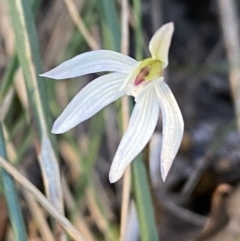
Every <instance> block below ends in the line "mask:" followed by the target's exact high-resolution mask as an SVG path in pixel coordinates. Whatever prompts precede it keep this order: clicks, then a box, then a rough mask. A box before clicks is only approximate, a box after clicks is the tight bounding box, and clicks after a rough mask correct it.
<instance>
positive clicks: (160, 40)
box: [149, 22, 174, 68]
mask: <svg viewBox="0 0 240 241" xmlns="http://www.w3.org/2000/svg"><path fill="white" fill-rule="evenodd" d="M173 31H174V25H173V23H172V22H171V23H167V24H164V25H163V26H162V27H161V28H160V29H159V30H158V31H157V32H156V33H155V34H154V35H153V37H152V39H151V41H150V43H149V50H150V53H151V55H152V57H153V58H157V59H159V60H161V61H162V62H163V68H166V67H167V65H168V52H169V47H170V44H171V39H172V35H173Z"/></svg>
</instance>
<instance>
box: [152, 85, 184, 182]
mask: <svg viewBox="0 0 240 241" xmlns="http://www.w3.org/2000/svg"><path fill="white" fill-rule="evenodd" d="M155 93H156V96H157V99H158V103H159V105H160V107H161V112H162V122H163V131H162V132H163V140H162V150H161V173H162V178H163V181H165V179H166V176H167V174H168V172H169V170H170V167H171V165H172V162H173V160H174V158H175V156H176V154H177V152H178V149H179V146H180V144H181V141H182V137H183V127H184V124H183V118H182V114H181V111H180V109H179V106H178V104H177V102H176V99H175V98H174V96H173V93H172V91H171V90H170V88H169V87H168V85H167V84H166V83H165V82H164V81H160V82H159V83H158V84H157V85H156V86H155Z"/></svg>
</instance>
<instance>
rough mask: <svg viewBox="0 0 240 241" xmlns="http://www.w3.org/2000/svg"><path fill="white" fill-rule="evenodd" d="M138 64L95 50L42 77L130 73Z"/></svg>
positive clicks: (54, 77)
mask: <svg viewBox="0 0 240 241" xmlns="http://www.w3.org/2000/svg"><path fill="white" fill-rule="evenodd" d="M137 63H138V62H137V61H136V60H135V59H133V58H131V57H129V56H126V55H124V54H121V53H117V52H114V51H111V50H95V51H91V52H86V53H83V54H80V55H78V56H76V57H74V58H72V59H69V60H67V61H65V62H63V63H62V64H60V65H59V66H57V67H56V68H54V69H52V70H50V71H48V72H46V73H44V74H41V75H40V76H43V77H48V78H52V79H67V78H74V77H77V76H82V75H86V74H91V73H98V72H104V71H109V72H119V73H129V72H130V71H131V70H132V69H133V67H134V66H136V64H137Z"/></svg>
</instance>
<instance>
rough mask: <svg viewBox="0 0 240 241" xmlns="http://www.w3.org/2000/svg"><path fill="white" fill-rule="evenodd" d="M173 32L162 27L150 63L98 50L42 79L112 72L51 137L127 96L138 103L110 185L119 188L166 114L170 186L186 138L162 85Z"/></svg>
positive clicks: (164, 163)
mask: <svg viewBox="0 0 240 241" xmlns="http://www.w3.org/2000/svg"><path fill="white" fill-rule="evenodd" d="M173 31H174V26H173V23H168V24H165V25H163V26H162V27H161V28H160V29H159V30H158V31H157V32H156V33H155V34H154V36H153V37H152V39H151V41H150V44H149V50H150V53H151V55H152V57H151V58H147V59H144V60H143V61H140V62H138V61H136V60H134V59H132V58H130V57H128V56H126V55H123V54H120V53H117V52H114V51H110V50H96V51H91V52H87V53H84V54H80V55H78V56H76V57H74V58H72V59H70V60H68V61H66V62H64V63H62V64H61V65H59V66H58V67H56V68H54V69H52V70H50V71H48V72H46V73H45V74H43V75H41V76H45V77H49V78H53V79H66V78H73V77H77V76H81V75H86V74H90V73H98V72H103V71H109V72H113V73H109V74H105V75H103V76H100V77H98V78H96V79H95V80H93V81H92V82H91V83H89V84H88V85H87V86H86V87H85V88H83V89H82V90H81V91H80V92H79V93H78V94H77V95H76V96H75V97H74V98H73V100H72V101H71V102H70V103H69V104H68V106H67V107H66V109H65V110H64V111H63V112H62V114H61V115H60V116H59V117H58V119H57V120H56V121H55V123H54V125H53V128H52V132H53V133H55V134H60V133H63V132H65V131H68V130H69V129H71V128H73V127H75V126H76V125H78V124H79V123H80V122H82V121H84V120H86V119H88V118H90V117H92V116H93V115H94V114H96V113H97V112H98V111H99V110H101V109H102V108H103V107H105V106H106V105H108V104H110V103H111V102H113V101H115V100H116V99H118V98H120V97H121V96H123V95H125V94H127V95H132V96H134V97H135V102H136V104H135V107H134V109H133V112H132V115H131V118H130V121H129V125H128V128H127V130H126V132H125V134H124V136H123V138H122V140H121V142H120V144H119V147H118V149H117V152H116V154H115V157H114V159H113V162H112V165H111V169H110V173H109V180H110V182H111V183H113V182H116V181H117V180H118V179H119V178H120V177H121V176H122V175H123V172H124V170H125V168H126V166H127V165H128V164H129V163H130V162H131V161H132V160H133V159H134V158H135V157H136V156H137V155H138V154H139V153H140V152H141V151H142V150H143V148H144V147H145V146H146V144H147V143H148V141H149V139H150V138H151V136H152V134H153V132H154V129H155V127H156V124H157V120H158V115H159V106H160V109H161V112H162V122H163V131H162V132H163V141H162V150H161V173H162V178H163V180H165V178H166V176H167V174H168V172H169V169H170V167H171V165H172V162H173V160H174V158H175V156H176V153H177V151H178V149H179V146H180V143H181V140H182V136H183V126H184V124H183V119H182V115H181V111H180V109H179V107H178V104H177V102H176V100H175V98H174V96H173V94H172V92H171V90H170V88H169V87H168V85H167V84H166V83H165V82H164V81H163V69H164V68H166V67H167V65H168V52H169V47H170V43H171V39H172V34H173Z"/></svg>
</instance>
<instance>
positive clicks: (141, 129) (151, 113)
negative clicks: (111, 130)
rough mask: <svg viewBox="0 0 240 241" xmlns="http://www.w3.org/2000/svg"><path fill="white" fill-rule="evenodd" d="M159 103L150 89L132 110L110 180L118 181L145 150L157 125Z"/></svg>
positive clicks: (111, 170)
mask: <svg viewBox="0 0 240 241" xmlns="http://www.w3.org/2000/svg"><path fill="white" fill-rule="evenodd" d="M158 114H159V105H158V102H157V99H156V97H155V95H154V89H150V90H149V91H148V92H146V94H145V95H144V96H143V97H142V99H141V100H139V101H138V102H137V103H136V105H135V107H134V109H133V112H132V115H131V118H130V122H129V125H128V128H127V130H126V132H125V134H124V136H123V138H122V140H121V142H120V144H119V147H118V149H117V152H116V154H115V157H114V159H113V162H112V165H111V169H110V173H109V180H110V182H111V183H113V182H116V181H117V180H118V179H119V178H120V177H121V176H122V174H123V172H124V170H125V168H126V167H127V165H128V164H129V163H130V162H131V161H132V160H133V159H134V158H135V157H136V156H137V155H138V154H139V153H140V152H141V151H142V150H143V148H144V147H145V146H146V144H147V142H148V141H149V139H150V137H151V136H152V134H153V131H154V129H155V127H156V125H157V120H158Z"/></svg>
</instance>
